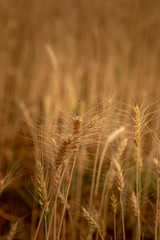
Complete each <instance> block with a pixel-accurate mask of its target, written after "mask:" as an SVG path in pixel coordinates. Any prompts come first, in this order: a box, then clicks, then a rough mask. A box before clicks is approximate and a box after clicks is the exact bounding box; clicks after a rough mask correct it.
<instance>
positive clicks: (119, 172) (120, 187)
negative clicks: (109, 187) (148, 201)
mask: <svg viewBox="0 0 160 240" xmlns="http://www.w3.org/2000/svg"><path fill="white" fill-rule="evenodd" d="M113 167H114V169H115V172H116V181H117V188H118V190H119V191H120V192H122V190H123V188H124V178H123V173H122V170H121V166H120V164H119V163H118V162H117V161H116V160H115V159H113Z"/></svg>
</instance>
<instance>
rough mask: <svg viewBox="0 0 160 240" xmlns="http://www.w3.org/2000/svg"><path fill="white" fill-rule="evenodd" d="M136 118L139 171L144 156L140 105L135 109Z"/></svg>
mask: <svg viewBox="0 0 160 240" xmlns="http://www.w3.org/2000/svg"><path fill="white" fill-rule="evenodd" d="M133 112H134V117H133V122H134V137H133V139H134V142H135V144H136V148H137V161H138V165H139V170H141V168H142V156H141V113H140V109H139V107H138V105H136V106H135V107H134V109H133Z"/></svg>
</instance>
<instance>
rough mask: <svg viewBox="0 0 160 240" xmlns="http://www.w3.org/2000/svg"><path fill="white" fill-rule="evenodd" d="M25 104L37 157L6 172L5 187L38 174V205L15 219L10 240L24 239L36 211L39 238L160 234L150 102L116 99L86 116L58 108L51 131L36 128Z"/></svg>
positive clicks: (158, 166) (0, 185)
mask: <svg viewBox="0 0 160 240" xmlns="http://www.w3.org/2000/svg"><path fill="white" fill-rule="evenodd" d="M20 108H21V112H22V115H23V117H24V119H25V121H24V122H25V127H24V128H25V134H24V139H26V143H27V145H28V146H29V147H28V150H29V154H30V155H31V158H30V159H32V160H31V162H30V163H28V166H29V167H28V168H27V167H26V166H27V164H26V166H23V167H22V168H23V169H22V170H20V171H19V170H17V168H16V169H14V170H11V172H10V173H9V174H7V175H6V176H5V177H3V176H1V180H0V192H1V196H3V191H4V190H5V189H6V188H7V187H8V185H9V186H10V185H11V186H12V182H13V181H16V180H17V179H19V178H24V176H25V178H26V177H27V178H30V179H31V181H30V185H29V187H28V188H29V189H31V190H29V191H30V192H31V191H32V193H30V194H31V196H32V198H33V202H34V207H33V206H32V207H33V209H32V213H30V212H29V213H28V214H27V216H19V217H15V216H12V218H9V219H11V222H12V224H11V227H10V230H9V233H7V234H5V239H7V240H11V239H19V238H16V236H18V234H20V230H21V226H22V224H24V219H25V218H27V217H28V216H30V215H32V218H31V221H30V222H29V224H30V225H31V226H30V227H31V228H32V225H34V228H33V229H34V230H35V231H34V230H33V231H32V234H31V235H32V236H31V237H32V238H31V239H34V240H36V239H45V240H47V239H48V240H50V239H57V240H60V239H87V240H89V239H103V240H104V239H114V240H116V239H123V240H125V239H138V240H140V239H144V236H145V237H146V236H147V237H146V238H145V239H155V240H157V239H159V238H158V237H159V236H160V235H159V230H160V227H159V210H160V209H159V208H160V205H159V203H160V200H159V191H160V163H159V158H158V150H157V149H158V142H159V141H158V134H157V133H156V132H155V131H154V130H153V129H151V121H152V120H153V119H154V117H155V115H154V113H153V112H149V111H148V107H146V108H144V107H143V106H142V107H139V106H138V105H137V104H136V105H135V106H134V107H132V108H131V109H130V111H129V110H128V109H127V110H122V109H121V110H120V109H119V110H118V109H116V108H115V109H114V104H113V101H112V99H110V100H109V101H107V103H106V104H104V105H102V104H99V105H97V106H96V108H95V109H94V110H92V111H89V112H88V113H86V114H84V113H83V111H81V110H79V115H78V114H77V115H74V114H73V113H72V114H68V113H67V114H66V115H65V117H62V114H59V113H57V116H56V117H55V118H54V121H52V122H51V123H50V124H49V123H48V125H47V126H48V129H47V128H46V124H42V123H41V124H38V125H37V126H35V125H34V123H33V121H32V119H31V116H30V113H29V112H28V110H27V108H26V106H25V105H24V104H22V105H21V106H20ZM153 143H154V146H152V145H153ZM146 145H149V147H148V146H147V147H146ZM155 146H156V147H155ZM148 149H149V150H148ZM29 161H30V160H29ZM31 166H32V167H31ZM24 169H25V170H24ZM26 169H27V170H26ZM27 191H28V190H27V189H26V192H27ZM36 202H37V205H36ZM38 205H39V207H38ZM35 206H36V207H35ZM34 209H37V210H36V211H38V215H36V221H35V220H34V214H35V213H34ZM4 214H6V213H5V212H3V214H1V216H3V215H4ZM8 215H9V214H8ZM9 216H10V215H9Z"/></svg>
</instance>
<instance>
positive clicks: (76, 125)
mask: <svg viewBox="0 0 160 240" xmlns="http://www.w3.org/2000/svg"><path fill="white" fill-rule="evenodd" d="M81 134H82V119H81V118H80V117H79V116H76V117H75V118H73V139H74V140H73V144H74V146H73V151H75V152H77V151H78V149H79V146H80V143H81V137H82V135H81Z"/></svg>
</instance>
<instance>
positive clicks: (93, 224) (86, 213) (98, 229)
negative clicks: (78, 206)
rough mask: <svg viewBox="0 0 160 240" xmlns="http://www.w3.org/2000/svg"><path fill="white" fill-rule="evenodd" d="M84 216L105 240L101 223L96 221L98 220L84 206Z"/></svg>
mask: <svg viewBox="0 0 160 240" xmlns="http://www.w3.org/2000/svg"><path fill="white" fill-rule="evenodd" d="M82 216H83V217H84V218H85V219H86V220H87V222H88V223H89V225H90V226H91V227H92V228H94V229H95V230H97V232H98V233H99V235H100V237H101V239H102V240H104V238H103V236H102V233H101V229H100V226H99V224H98V223H97V222H96V220H95V219H94V218H93V217H92V216H91V214H90V213H89V212H88V211H87V210H86V209H85V208H84V207H82Z"/></svg>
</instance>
